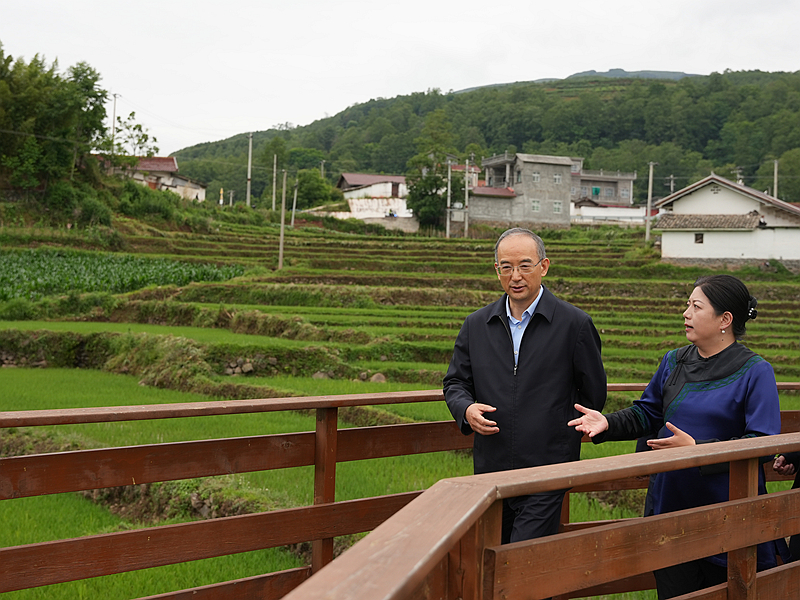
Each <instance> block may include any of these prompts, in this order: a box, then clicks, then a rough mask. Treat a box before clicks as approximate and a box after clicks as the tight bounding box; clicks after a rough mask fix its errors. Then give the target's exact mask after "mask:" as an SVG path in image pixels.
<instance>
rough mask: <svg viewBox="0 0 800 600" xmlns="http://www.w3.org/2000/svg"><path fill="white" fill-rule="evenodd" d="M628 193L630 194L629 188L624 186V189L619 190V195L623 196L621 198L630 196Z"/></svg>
mask: <svg viewBox="0 0 800 600" xmlns="http://www.w3.org/2000/svg"><path fill="white" fill-rule="evenodd" d="M628 194H629V192H628V188H622V189H621V190H620V191H619V195H620V197H621V198H627V197H628Z"/></svg>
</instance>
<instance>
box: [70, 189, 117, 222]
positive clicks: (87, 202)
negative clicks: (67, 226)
mask: <svg viewBox="0 0 800 600" xmlns="http://www.w3.org/2000/svg"><path fill="white" fill-rule="evenodd" d="M77 214H78V225H79V226H81V227H89V226H93V225H104V226H106V227H110V226H111V209H109V208H108V207H107V206H106V205H105V204H103V203H102V202H100V201H99V200H97V199H96V198H92V197H91V196H86V197H84V198H83V199H82V200H81V201H80V205H79V207H78V210H77Z"/></svg>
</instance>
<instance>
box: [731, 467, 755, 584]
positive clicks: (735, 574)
mask: <svg viewBox="0 0 800 600" xmlns="http://www.w3.org/2000/svg"><path fill="white" fill-rule="evenodd" d="M760 468H761V467H760V465H759V463H758V459H757V458H751V459H748V460H738V461H735V462H732V463H731V475H730V492H729V497H730V499H731V500H738V499H740V498H753V497H755V496H758V470H759V469H760ZM756 567H757V556H756V546H747V547H745V548H739V549H737V550H732V551H731V552H728V600H756V599H757V598H758V593H757V590H756Z"/></svg>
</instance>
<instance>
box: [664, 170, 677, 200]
mask: <svg viewBox="0 0 800 600" xmlns="http://www.w3.org/2000/svg"><path fill="white" fill-rule="evenodd" d="M667 179H669V183H664V185H668V186H669V193H670V195H672V194H674V193H675V175H670V176H669V177H667Z"/></svg>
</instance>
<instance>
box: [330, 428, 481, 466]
mask: <svg viewBox="0 0 800 600" xmlns="http://www.w3.org/2000/svg"><path fill="white" fill-rule="evenodd" d="M469 448H472V436H471V435H464V434H463V433H461V431H460V430H459V429H458V426H457V425H456V423H455V421H435V422H431V423H409V424H404V425H382V426H379V427H357V428H350V429H342V430H340V431H339V462H345V461H351V460H360V459H363V458H385V457H389V456H404V455H407V454H420V453H424V452H442V451H445V450H466V449H469Z"/></svg>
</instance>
